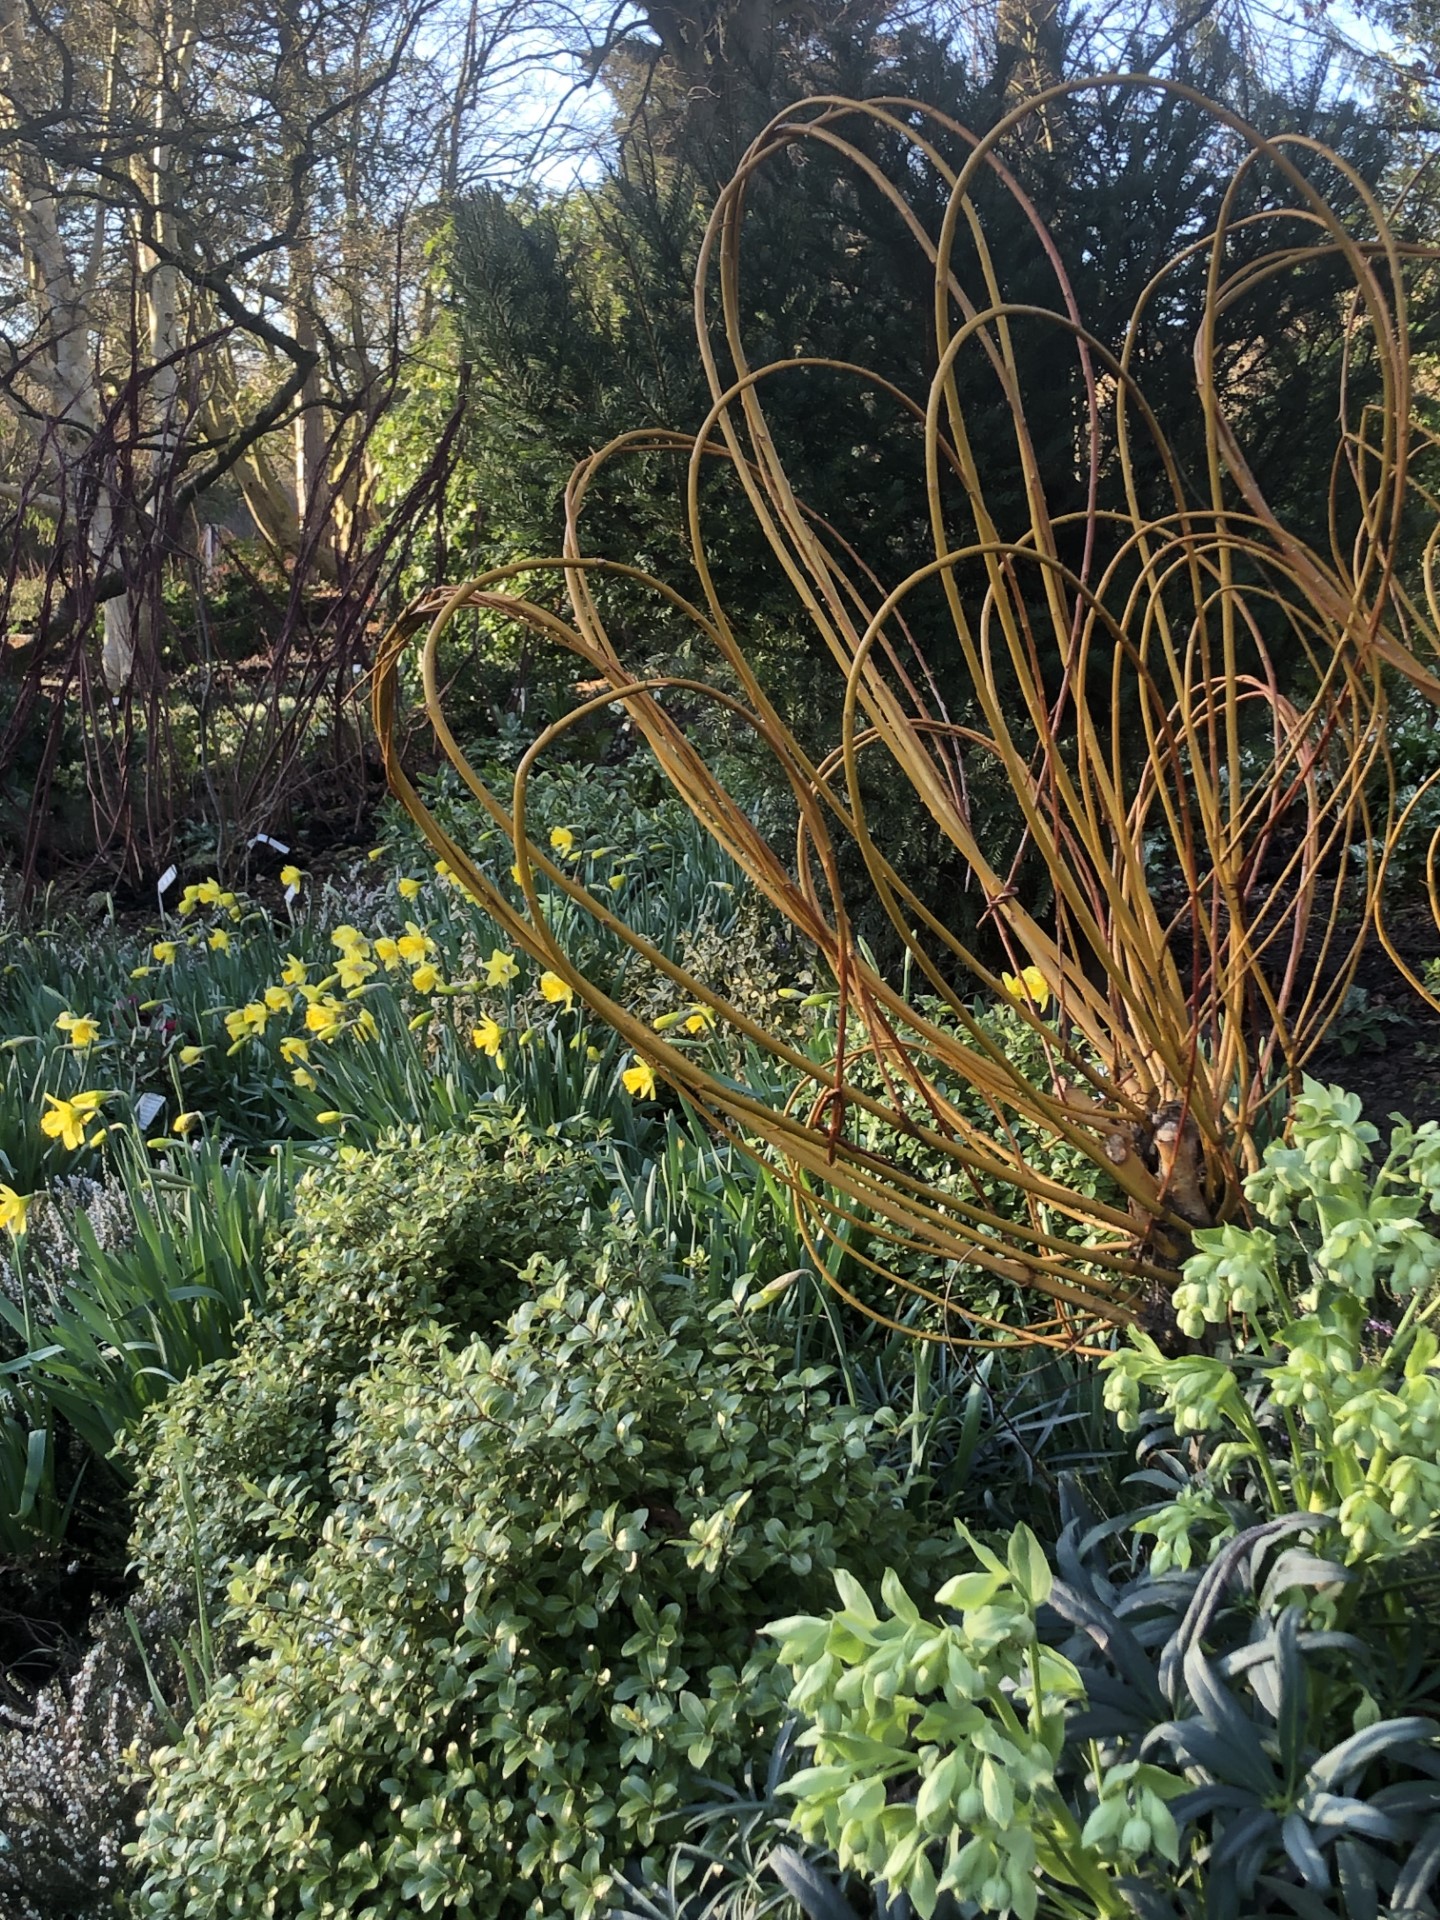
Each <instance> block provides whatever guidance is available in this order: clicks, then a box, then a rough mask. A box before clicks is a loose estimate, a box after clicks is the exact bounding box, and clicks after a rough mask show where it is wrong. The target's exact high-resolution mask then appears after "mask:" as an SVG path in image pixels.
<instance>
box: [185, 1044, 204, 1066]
mask: <svg viewBox="0 0 1440 1920" xmlns="http://www.w3.org/2000/svg"><path fill="white" fill-rule="evenodd" d="M204 1058H205V1049H204V1047H181V1049H180V1064H181V1066H182V1067H193V1066H194V1065H195V1062H196V1061H197V1060H203V1059H204Z"/></svg>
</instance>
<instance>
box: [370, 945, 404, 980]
mask: <svg viewBox="0 0 1440 1920" xmlns="http://www.w3.org/2000/svg"><path fill="white" fill-rule="evenodd" d="M375 958H376V959H377V960H378V961H380V963H381V964H382V966H383V967H384V968H385V971H386V972H387V973H394V971H395V969H396V968H397V967H399V966H402V965H403V964H404V963H403V961H402V960H401V957H400V949H399V947H398V946H397V944H396V943H395V941H393V940H391V939H389V938H385V939H381V940H377V941H376V942H375Z"/></svg>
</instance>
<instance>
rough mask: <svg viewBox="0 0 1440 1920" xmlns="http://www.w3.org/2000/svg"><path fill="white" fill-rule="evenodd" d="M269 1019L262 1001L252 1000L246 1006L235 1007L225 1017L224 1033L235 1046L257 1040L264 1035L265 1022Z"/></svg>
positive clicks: (267, 1009)
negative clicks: (246, 1041)
mask: <svg viewBox="0 0 1440 1920" xmlns="http://www.w3.org/2000/svg"><path fill="white" fill-rule="evenodd" d="M269 1018H270V1009H269V1008H268V1007H267V1006H266V1005H265V1002H264V1001H263V1000H252V1001H251V1002H250V1003H249V1005H248V1006H244V1007H236V1008H235V1009H234V1010H233V1011H232V1012H230V1013H227V1014H226V1016H225V1031H226V1032H227V1033H228V1034H229V1036H230V1038H231V1039H232V1040H233V1041H234V1042H235V1044H236V1045H237V1046H239V1045H240V1043H241V1042H242V1041H245V1040H249V1039H252V1038H255V1039H258V1038H259V1036H260V1035H261V1034H262V1033H264V1031H265V1025H266V1022H267V1021H268V1020H269Z"/></svg>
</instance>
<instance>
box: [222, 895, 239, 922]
mask: <svg viewBox="0 0 1440 1920" xmlns="http://www.w3.org/2000/svg"><path fill="white" fill-rule="evenodd" d="M216 904H217V905H219V906H222V907H224V909H225V911H226V912H227V913H228V914H229V916H230V918H231V919H232V920H238V919H239V918H240V902H239V901H238V900H237V899H236V898H235V896H234V894H233V893H222V894H221V896H220V898H219V900H218V902H217V903H216Z"/></svg>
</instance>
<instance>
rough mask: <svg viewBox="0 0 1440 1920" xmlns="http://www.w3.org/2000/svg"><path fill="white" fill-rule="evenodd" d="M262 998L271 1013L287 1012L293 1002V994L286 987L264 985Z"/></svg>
mask: <svg viewBox="0 0 1440 1920" xmlns="http://www.w3.org/2000/svg"><path fill="white" fill-rule="evenodd" d="M264 999H265V1004H266V1006H267V1007H268V1008H269V1009H270V1011H271V1013H289V1011H290V1009H291V1008H292V1007H293V1006H294V1004H295V996H294V994H293V993H291V992H290V990H289V988H288V987H266V989H265V994H264Z"/></svg>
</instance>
